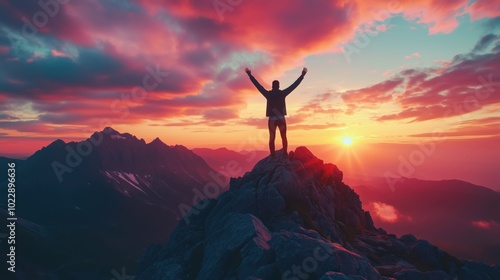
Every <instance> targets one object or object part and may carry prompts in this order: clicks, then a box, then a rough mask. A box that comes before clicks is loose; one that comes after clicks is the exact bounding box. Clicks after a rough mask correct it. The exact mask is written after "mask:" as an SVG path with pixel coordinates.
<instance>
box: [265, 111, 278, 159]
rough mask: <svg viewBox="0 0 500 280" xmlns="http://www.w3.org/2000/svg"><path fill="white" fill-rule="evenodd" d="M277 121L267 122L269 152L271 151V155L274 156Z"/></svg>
mask: <svg viewBox="0 0 500 280" xmlns="http://www.w3.org/2000/svg"><path fill="white" fill-rule="evenodd" d="M275 122H276V121H272V120H269V121H268V122H267V126H268V127H269V152H271V156H272V157H274V154H275V148H274V139H275V138H276V123H275Z"/></svg>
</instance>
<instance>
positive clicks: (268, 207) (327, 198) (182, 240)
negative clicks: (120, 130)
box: [136, 147, 500, 280]
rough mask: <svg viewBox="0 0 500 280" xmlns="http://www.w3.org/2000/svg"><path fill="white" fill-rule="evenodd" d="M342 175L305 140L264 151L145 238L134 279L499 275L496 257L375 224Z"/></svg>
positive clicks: (468, 277)
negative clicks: (479, 258) (161, 234)
mask: <svg viewBox="0 0 500 280" xmlns="http://www.w3.org/2000/svg"><path fill="white" fill-rule="evenodd" d="M342 178H343V174H342V171H340V170H339V169H338V168H337V167H336V166H335V165H333V164H325V163H323V161H322V160H320V159H318V158H317V157H315V156H314V155H313V154H312V153H311V152H310V151H309V150H308V149H307V148H305V147H299V148H297V149H296V150H295V152H291V153H290V156H289V158H284V157H283V154H280V153H278V155H277V157H276V158H270V157H267V158H264V159H263V160H261V161H260V162H259V163H257V164H256V165H255V167H254V169H253V170H252V171H251V172H249V173H246V174H245V175H244V176H243V177H240V178H237V179H231V183H230V189H229V190H228V191H227V192H225V193H223V194H221V195H220V197H219V198H218V199H217V200H205V201H202V202H200V203H199V204H198V205H196V206H195V207H194V208H193V209H192V210H191V211H190V212H189V213H188V214H187V215H186V216H185V217H184V219H182V220H181V221H180V222H179V224H178V226H177V227H176V229H175V230H174V232H173V233H172V235H171V236H170V239H169V242H168V244H167V245H166V246H160V245H153V246H150V247H149V248H148V250H147V251H146V252H145V254H144V256H143V258H142V259H141V262H140V265H139V269H138V276H137V277H136V279H153V280H154V279H294V280H296V279H321V280H326V279H410V280H412V279H500V266H498V265H497V266H490V265H486V264H483V263H477V262H471V261H464V260H459V259H457V258H455V257H453V256H451V255H449V254H447V253H446V252H444V251H442V250H439V249H438V248H437V247H435V246H433V245H432V244H430V243H429V242H427V241H425V240H417V239H416V238H415V237H414V236H412V235H405V236H402V237H401V238H397V237H396V236H395V235H391V234H387V233H386V232H385V231H384V230H382V229H377V228H375V226H374V225H373V222H372V219H371V217H370V214H369V213H368V212H365V211H364V210H363V209H362V206H361V201H360V200H359V196H358V195H357V194H356V193H355V192H354V191H353V190H352V189H351V188H350V187H349V186H347V185H345V184H344V183H343V182H342Z"/></svg>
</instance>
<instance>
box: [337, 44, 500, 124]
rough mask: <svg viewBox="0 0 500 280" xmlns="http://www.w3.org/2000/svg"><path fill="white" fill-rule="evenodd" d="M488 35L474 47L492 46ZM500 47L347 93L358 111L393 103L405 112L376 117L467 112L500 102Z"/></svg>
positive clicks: (418, 117) (414, 118)
mask: <svg viewBox="0 0 500 280" xmlns="http://www.w3.org/2000/svg"><path fill="white" fill-rule="evenodd" d="M496 37H497V35H492V36H484V37H483V38H482V39H480V41H479V42H478V43H477V44H476V47H475V48H474V49H475V50H476V51H477V50H484V49H487V46H488V45H489V44H490V42H491V40H492V39H491V38H496ZM498 65H500V49H499V50H490V51H488V52H485V53H477V52H475V51H472V52H470V53H466V54H459V55H456V56H455V57H454V58H453V59H452V60H451V61H450V62H447V63H442V64H441V65H439V66H434V67H428V68H413V69H406V70H403V71H400V72H399V73H397V74H396V75H395V76H394V77H393V78H391V79H388V80H386V81H383V82H380V83H378V84H375V85H373V86H369V87H366V88H362V89H358V90H351V91H347V92H345V93H344V94H342V98H343V99H344V102H345V103H346V104H347V106H348V108H349V113H353V112H355V111H357V110H359V109H362V108H377V107H379V106H380V105H382V104H384V103H387V102H391V103H393V104H396V105H398V106H399V107H400V110H399V111H396V112H391V113H388V114H384V115H381V116H376V117H374V119H375V120H377V121H381V122H383V121H396V120H406V121H408V122H419V121H426V120H432V119H440V118H448V117H452V116H460V115H465V114H468V113H470V112H474V111H478V110H482V109H484V108H487V107H488V106H493V105H496V104H498V103H500V95H499V94H497V92H498V91H500V76H499V73H498Z"/></svg>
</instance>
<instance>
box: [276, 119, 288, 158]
mask: <svg viewBox="0 0 500 280" xmlns="http://www.w3.org/2000/svg"><path fill="white" fill-rule="evenodd" d="M278 127H279V128H280V134H281V143H282V144H283V152H284V153H285V157H288V139H287V138H286V121H285V120H280V121H279V124H278Z"/></svg>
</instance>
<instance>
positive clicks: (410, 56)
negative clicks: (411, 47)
mask: <svg viewBox="0 0 500 280" xmlns="http://www.w3.org/2000/svg"><path fill="white" fill-rule="evenodd" d="M413 57H420V53H418V52H415V53H412V54H410V55H407V56H405V59H410V58H413Z"/></svg>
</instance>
